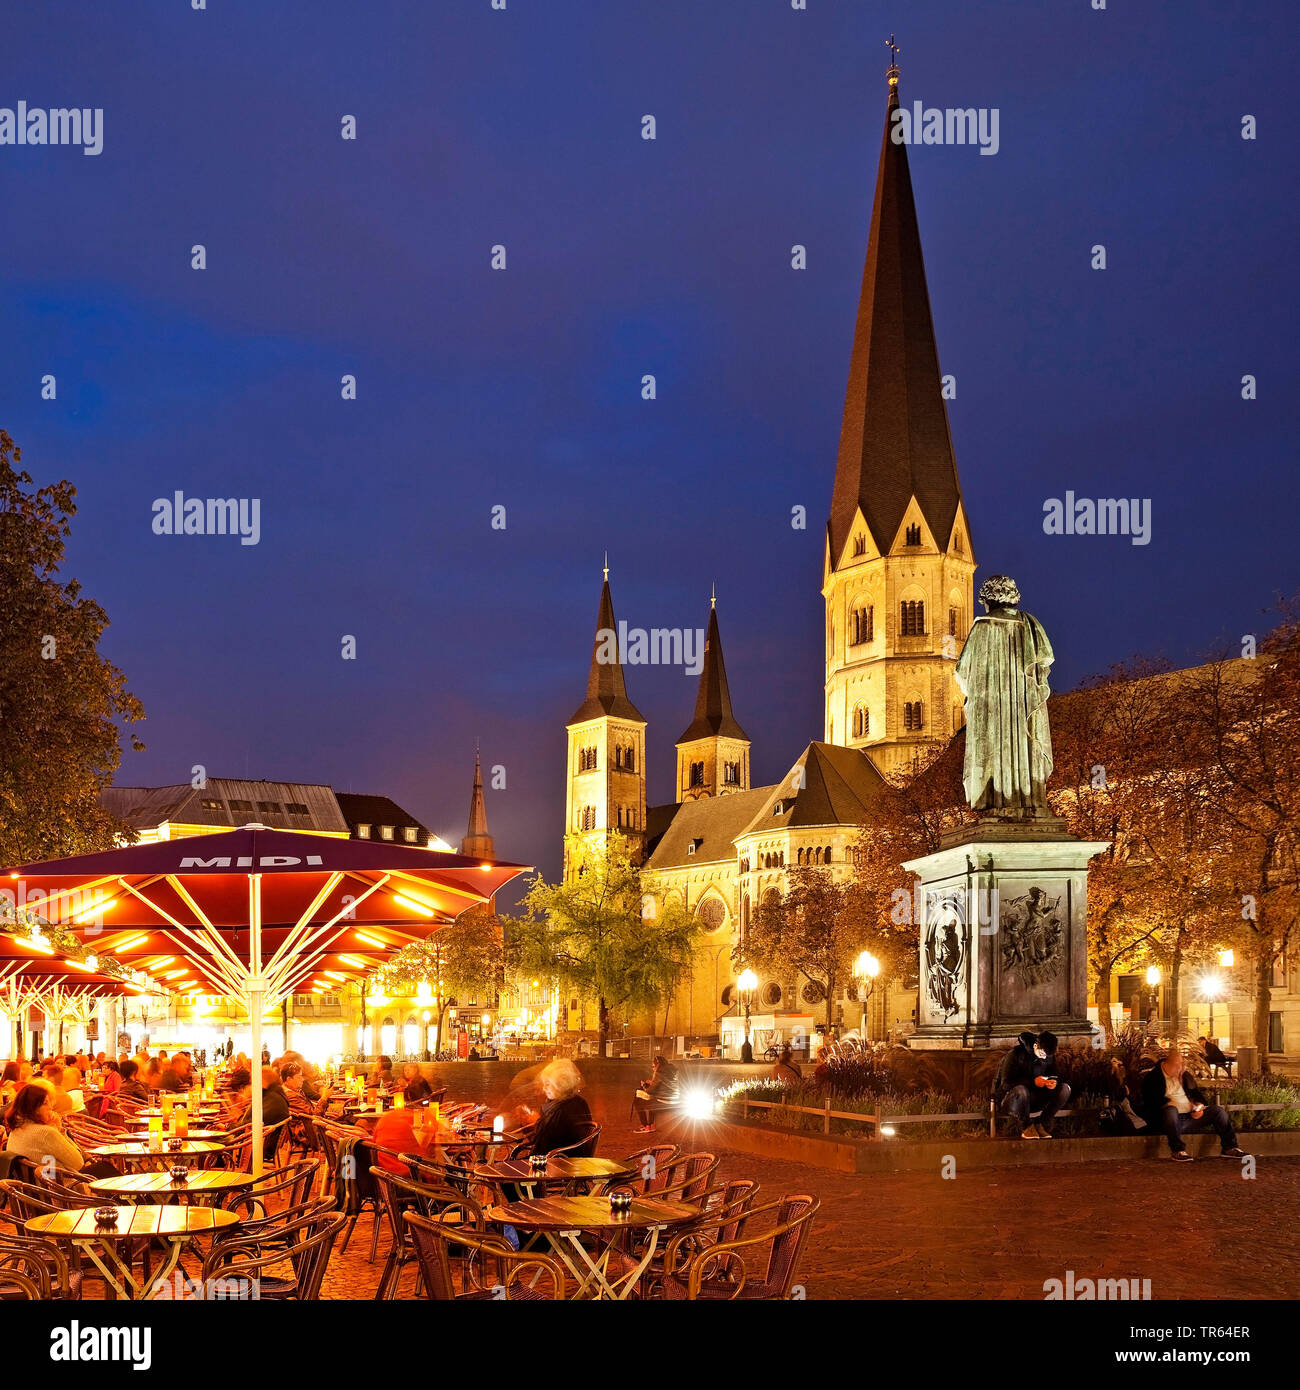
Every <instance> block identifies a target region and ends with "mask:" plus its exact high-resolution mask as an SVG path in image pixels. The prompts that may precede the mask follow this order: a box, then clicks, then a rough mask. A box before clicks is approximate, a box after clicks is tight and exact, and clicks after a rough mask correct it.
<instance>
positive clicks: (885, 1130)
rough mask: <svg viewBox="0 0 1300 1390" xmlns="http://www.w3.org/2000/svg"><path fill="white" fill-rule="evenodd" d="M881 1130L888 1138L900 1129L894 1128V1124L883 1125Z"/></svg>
mask: <svg viewBox="0 0 1300 1390" xmlns="http://www.w3.org/2000/svg"><path fill="white" fill-rule="evenodd" d="M880 1132H881V1134H883V1135H884V1136H885V1138H886V1139H892V1138H893V1137H894V1135H895V1134H896V1133H897V1132H898V1131H897V1130H896V1129H895V1128H894V1126H893V1125H881V1126H880Z"/></svg>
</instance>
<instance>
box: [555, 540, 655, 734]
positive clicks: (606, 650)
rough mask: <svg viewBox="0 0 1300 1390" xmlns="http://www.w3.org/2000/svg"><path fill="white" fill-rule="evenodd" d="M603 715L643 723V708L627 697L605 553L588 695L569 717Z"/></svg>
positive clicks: (579, 718)
mask: <svg viewBox="0 0 1300 1390" xmlns="http://www.w3.org/2000/svg"><path fill="white" fill-rule="evenodd" d="M602 714H612V715H616V716H617V717H618V718H620V719H636V720H639V721H640V722H641V723H642V724H644V723H645V719H644V717H643V716H642V714H641V711H640V710H638V709H637V707H636V706H635V705H634V704H633V703H632V701H631V700H629V699H628V698H627V685H626V683H625V682H624V680H623V663H622V661H621V660H620V659H619V650H618V624H617V623H616V622H615V621H614V600H613V598H612V597H611V595H610V592H609V562H608V556H606V564H605V581H604V583H603V584H602V585H601V590H600V609H599V611H598V612H597V614H596V636H595V639H594V640H593V642H592V645H591V671H590V673H589V674H588V676H587V698H586V699H585V700H584V701H583V702H582V704H580V705H579V706H578V708H577V710H576V711H575V712H574V714H573V717H572V718H571V719H570V720H569V723H570V724H580V723H581V722H582V721H583V720H584V719H598V718H600V716H601V715H602Z"/></svg>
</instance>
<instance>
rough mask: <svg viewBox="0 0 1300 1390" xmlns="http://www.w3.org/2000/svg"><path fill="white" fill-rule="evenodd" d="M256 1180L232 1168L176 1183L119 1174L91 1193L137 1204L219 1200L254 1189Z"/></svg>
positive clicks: (166, 1177)
mask: <svg viewBox="0 0 1300 1390" xmlns="http://www.w3.org/2000/svg"><path fill="white" fill-rule="evenodd" d="M256 1181H257V1178H255V1177H254V1176H253V1174H252V1173H244V1172H240V1171H238V1170H235V1169H230V1168H200V1169H198V1170H197V1171H196V1172H193V1173H191V1174H190V1175H189V1177H188V1178H186V1179H185V1181H184V1182H177V1181H176V1179H175V1178H173V1177H172V1175H171V1174H170V1173H169V1172H166V1171H165V1170H164V1171H163V1172H161V1173H158V1172H152V1173H119V1174H118V1175H117V1176H116V1177H113V1178H96V1179H95V1181H94V1182H92V1183H91V1184H90V1190H91V1191H92V1192H94V1193H95V1194H96V1195H98V1196H101V1197H104V1198H108V1199H112V1198H126V1199H128V1200H133V1201H137V1202H167V1201H170V1200H171V1199H173V1198H176V1197H213V1198H220V1197H222V1196H223V1195H224V1194H225V1193H227V1192H237V1191H240V1190H241V1189H243V1188H245V1187H251V1186H252V1184H253V1183H255V1182H256Z"/></svg>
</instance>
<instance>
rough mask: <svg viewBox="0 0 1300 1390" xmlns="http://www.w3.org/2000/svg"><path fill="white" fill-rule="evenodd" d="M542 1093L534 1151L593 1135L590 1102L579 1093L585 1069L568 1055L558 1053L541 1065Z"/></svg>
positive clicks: (549, 1150)
mask: <svg viewBox="0 0 1300 1390" xmlns="http://www.w3.org/2000/svg"><path fill="white" fill-rule="evenodd" d="M538 1079H539V1081H540V1082H541V1087H542V1093H543V1094H544V1095H545V1097H546V1104H545V1105H544V1106H543V1107H542V1113H541V1114H540V1115H539V1116H538V1119H537V1128H536V1129H535V1130H534V1131H533V1135H532V1148H533V1152H534V1153H535V1154H549V1153H552V1152H553V1151H554V1150H555V1149H564V1148H568V1147H569V1146H570V1145H571V1144H577V1143H578V1142H579V1141H580V1140H582V1139H586V1138H588V1137H589V1136H590V1134H591V1132H592V1129H593V1123H592V1118H591V1110H590V1109H589V1108H588V1106H587V1102H586V1101H585V1100H583V1098H582V1096H581V1095H579V1094H578V1093H579V1091H580V1090H581V1089H582V1073H581V1072H580V1071H579V1070H578V1069H577V1067H575V1066H574V1065H573V1063H572V1062H571V1061H569V1059H568V1058H567V1057H557V1058H556V1059H555V1060H554V1061H553V1062H547V1064H546V1065H545V1066H544V1067H543V1068H542V1073H541V1076H540V1077H539V1078H538Z"/></svg>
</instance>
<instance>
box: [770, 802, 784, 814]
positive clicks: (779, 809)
mask: <svg viewBox="0 0 1300 1390" xmlns="http://www.w3.org/2000/svg"><path fill="white" fill-rule="evenodd" d="M772 814H773V815H774V816H783V815H785V802H784V801H778V802H776V803H775V804H774V805H773V807H772Z"/></svg>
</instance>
